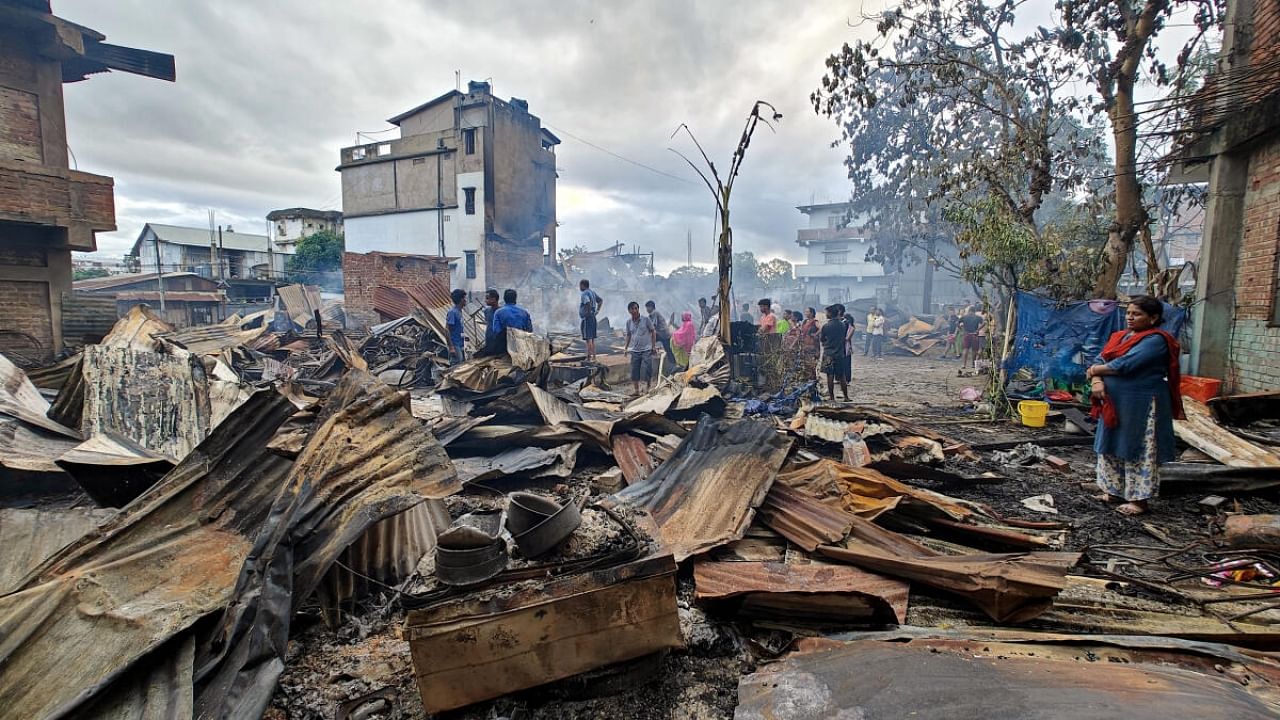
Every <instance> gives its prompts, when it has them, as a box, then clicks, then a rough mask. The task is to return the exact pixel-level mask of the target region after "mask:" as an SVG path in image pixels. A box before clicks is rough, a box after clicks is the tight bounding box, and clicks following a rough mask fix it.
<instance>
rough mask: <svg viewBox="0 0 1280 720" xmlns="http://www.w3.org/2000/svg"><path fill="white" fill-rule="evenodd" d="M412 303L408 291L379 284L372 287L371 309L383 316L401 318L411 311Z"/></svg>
mask: <svg viewBox="0 0 1280 720" xmlns="http://www.w3.org/2000/svg"><path fill="white" fill-rule="evenodd" d="M413 307H414V303H413V300H412V299H411V298H410V297H409V295H408V293H406V292H405V291H403V290H401V289H399V288H393V287H387V286H385V285H379V286H377V287H375V288H374V289H373V310H374V312H376V313H378V314H379V315H381V316H382V317H385V318H403V317H407V316H409V315H410V314H411V313H412V312H413Z"/></svg>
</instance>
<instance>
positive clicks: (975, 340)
mask: <svg viewBox="0 0 1280 720" xmlns="http://www.w3.org/2000/svg"><path fill="white" fill-rule="evenodd" d="M987 330H988V322H987V317H986V315H985V314H984V313H983V312H982V311H980V310H978V309H977V308H976V307H974V306H973V305H969V306H967V307H965V308H964V310H963V311H961V312H959V313H957V312H956V311H955V309H952V310H951V311H950V312H949V313H948V315H947V345H946V347H945V348H944V349H943V351H942V357H943V358H947V357H952V356H954V357H957V358H960V369H961V371H962V372H963V371H964V370H966V369H976V367H977V363H978V356H979V355H981V354H982V345H983V341H984V340H985V339H986V335H987Z"/></svg>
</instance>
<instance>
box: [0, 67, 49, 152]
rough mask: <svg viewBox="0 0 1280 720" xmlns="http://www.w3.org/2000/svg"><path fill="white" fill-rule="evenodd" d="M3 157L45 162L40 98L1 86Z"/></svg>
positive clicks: (0, 117)
mask: <svg viewBox="0 0 1280 720" xmlns="http://www.w3.org/2000/svg"><path fill="white" fill-rule="evenodd" d="M0 158H4V159H5V160H26V161H30V162H35V163H40V162H44V141H43V139H42V138H41V136H40V98H39V96H37V95H36V94H35V93H32V92H26V91H24V90H17V89H14V88H9V87H4V86H2V85H0Z"/></svg>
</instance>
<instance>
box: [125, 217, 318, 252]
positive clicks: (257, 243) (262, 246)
mask: <svg viewBox="0 0 1280 720" xmlns="http://www.w3.org/2000/svg"><path fill="white" fill-rule="evenodd" d="M147 228H151V231H152V232H154V233H155V234H156V237H158V238H160V242H164V243H170V244H172V245H184V246H187V247H202V248H208V247H209V228H191V227H182V226H179V225H161V224H160V223H147V224H146V225H145V226H143V228H142V234H145V233H146V232H147ZM213 234H214V240H215V242H221V247H222V249H224V250H243V251H247V252H260V253H265V252H267V244H268V243H269V242H270V238H268V237H267V236H266V235H254V234H252V233H239V232H230V231H228V230H226V229H225V228H224V229H223V230H222V238H221V240H220V241H219V240H218V237H217V236H218V233H217V231H216V230H215V231H214V233H213ZM138 239H139V240H141V239H142V235H141V234H140V235H139V236H138ZM137 249H138V246H137V243H134V250H135V251H136V250H137ZM271 252H273V253H276V254H279V255H292V254H293V248H292V246H291V245H288V244H280V243H276V245H275V246H274V247H273V248H272V250H271Z"/></svg>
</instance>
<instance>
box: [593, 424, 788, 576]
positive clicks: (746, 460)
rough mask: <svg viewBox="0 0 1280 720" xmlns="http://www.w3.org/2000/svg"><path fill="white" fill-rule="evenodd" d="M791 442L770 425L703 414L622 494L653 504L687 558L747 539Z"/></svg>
mask: <svg viewBox="0 0 1280 720" xmlns="http://www.w3.org/2000/svg"><path fill="white" fill-rule="evenodd" d="M790 448H791V441H790V440H787V439H785V438H782V437H781V436H779V435H778V433H777V432H775V431H774V429H773V427H772V426H771V425H768V424H765V423H757V422H753V421H750V420H739V421H717V420H713V419H711V418H710V417H709V416H703V418H702V419H701V420H699V421H698V424H697V426H696V427H694V429H693V432H691V433H689V435H688V437H686V438H685V439H684V442H682V443H680V447H679V449H677V450H676V453H675V454H674V455H672V456H671V459H670V460H668V461H667V462H665V463H663V464H662V466H661V467H659V468H658V469H657V470H656V471H654V472H653V474H651V475H650V476H649V479H648V480H645V481H644V482H641V483H637V484H635V485H632V486H630V487H628V488H626V489H625V490H623V491H622V492H620V493H618V494H617V495H616V496H615V497H616V498H618V499H619V500H620V501H622V502H626V503H629V504H631V505H635V506H638V507H642V508H644V509H645V510H647V511H648V512H649V514H650V515H652V516H653V518H654V520H655V521H656V522H657V524H658V528H659V531H660V533H661V534H662V541H663V544H664V545H666V546H667V547H668V548H670V549H671V551H672V552H673V553H674V554H675V556H676V560H677V561H679V560H683V559H685V558H687V557H689V556H690V555H696V554H698V553H701V552H705V551H706V550H710V549H711V548H713V547H716V546H717V545H723V544H724V543H727V542H730V541H733V540H737V539H739V538H741V537H742V535H743V533H744V532H745V531H746V529H747V526H748V525H750V524H751V518H752V516H753V515H754V514H755V509H756V508H757V507H759V506H760V503H762V502H764V497H765V494H766V493H768V492H769V487H770V486H772V485H773V481H774V479H775V478H776V477H777V475H778V468H780V467H781V466H782V462H783V460H784V459H785V458H786V456H787V452H788V451H789V450H790Z"/></svg>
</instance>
